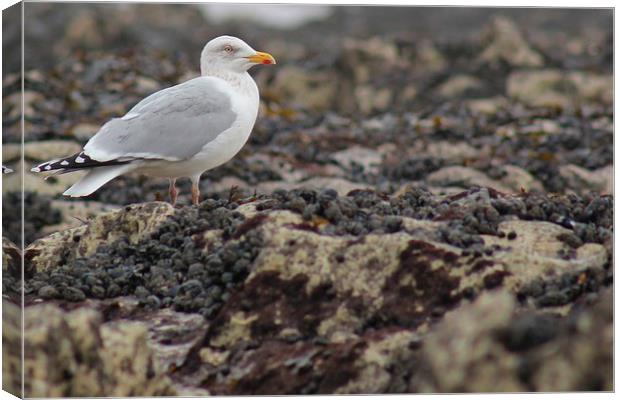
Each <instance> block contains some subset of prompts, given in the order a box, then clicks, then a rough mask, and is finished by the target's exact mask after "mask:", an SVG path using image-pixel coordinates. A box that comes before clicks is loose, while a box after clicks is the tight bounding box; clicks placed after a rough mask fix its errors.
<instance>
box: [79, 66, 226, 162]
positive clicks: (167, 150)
mask: <svg viewBox="0 0 620 400" xmlns="http://www.w3.org/2000/svg"><path fill="white" fill-rule="evenodd" d="M214 79H215V78H207V77H200V78H195V79H192V80H190V81H187V82H184V83H182V84H179V85H176V86H173V87H170V88H167V89H164V90H161V91H159V92H156V93H154V94H152V95H150V96H148V97H147V98H145V99H144V100H142V101H141V102H139V103H138V104H136V105H135V106H134V107H133V108H132V109H131V110H130V111H129V112H128V113H127V114H126V115H125V116H124V117H123V118H114V119H112V120H110V121H109V122H107V123H106V124H105V125H104V126H103V127H101V129H100V130H99V132H98V133H97V134H96V135H95V136H94V137H93V138H91V140H90V141H89V142H88V143H87V144H86V146H85V147H84V150H85V152H86V154H89V155H90V156H91V157H93V158H95V159H97V160H99V161H107V160H113V159H125V158H127V159H131V158H147V159H163V160H170V161H178V160H187V159H189V158H191V157H193V156H194V155H196V154H197V153H198V152H200V150H201V149H202V148H203V147H204V146H205V145H206V144H207V143H209V142H211V141H212V140H214V139H215V138H216V137H217V136H218V135H219V134H220V133H222V132H224V131H225V130H227V129H228V128H230V127H231V126H232V124H233V122H234V121H235V119H236V117H237V115H236V114H235V112H234V111H233V110H232V108H231V101H230V97H229V95H228V94H226V93H225V92H222V91H221V90H219V89H218V88H217V85H216V83H215V81H214Z"/></svg>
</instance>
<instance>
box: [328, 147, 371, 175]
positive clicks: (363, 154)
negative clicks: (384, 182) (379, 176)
mask: <svg viewBox="0 0 620 400" xmlns="http://www.w3.org/2000/svg"><path fill="white" fill-rule="evenodd" d="M331 158H332V159H334V160H336V161H337V162H338V163H339V164H340V165H341V166H342V167H344V168H347V169H348V168H352V167H355V166H361V167H362V168H363V170H364V172H366V173H374V172H377V171H378V166H379V165H380V164H381V159H382V157H381V154H379V153H378V152H377V151H375V150H372V149H368V148H364V147H360V146H353V147H349V148H347V149H346V150H341V151H338V152H336V153H332V155H331Z"/></svg>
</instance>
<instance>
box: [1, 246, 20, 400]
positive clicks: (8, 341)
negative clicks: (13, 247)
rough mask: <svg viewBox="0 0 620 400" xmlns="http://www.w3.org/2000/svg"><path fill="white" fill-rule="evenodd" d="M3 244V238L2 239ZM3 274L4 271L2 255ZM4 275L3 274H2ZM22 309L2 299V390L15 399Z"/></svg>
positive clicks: (17, 303)
mask: <svg viewBox="0 0 620 400" xmlns="http://www.w3.org/2000/svg"><path fill="white" fill-rule="evenodd" d="M2 241H3V244H4V238H3V240H2ZM2 261H3V263H2V268H3V272H4V271H5V268H6V267H5V263H4V253H3V260H2ZM3 275H4V273H3ZM22 328H23V325H22V308H21V300H17V301H15V302H13V301H11V300H8V299H7V297H6V295H5V296H3V297H2V344H3V346H2V389H3V390H5V391H7V392H9V393H11V394H12V395H14V396H15V397H19V396H23V391H22V371H23V364H22V356H23V354H22V349H23V348H24V347H23V341H22V338H23V335H22Z"/></svg>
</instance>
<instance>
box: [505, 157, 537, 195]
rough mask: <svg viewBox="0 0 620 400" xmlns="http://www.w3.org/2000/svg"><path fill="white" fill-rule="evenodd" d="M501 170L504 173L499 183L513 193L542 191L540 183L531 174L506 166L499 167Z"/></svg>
mask: <svg viewBox="0 0 620 400" xmlns="http://www.w3.org/2000/svg"><path fill="white" fill-rule="evenodd" d="M501 170H502V171H503V173H504V176H503V177H502V178H501V182H502V183H503V184H504V185H506V186H508V187H509V188H510V189H511V192H513V193H518V192H520V191H522V190H525V191H531V190H537V191H542V190H543V185H542V183H540V181H538V180H537V179H536V178H534V177H533V176H532V174H530V173H529V172H527V171H526V170H524V169H523V168H520V167H517V166H515V165H509V164H506V165H504V166H502V167H501Z"/></svg>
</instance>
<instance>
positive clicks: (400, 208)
mask: <svg viewBox="0 0 620 400" xmlns="http://www.w3.org/2000/svg"><path fill="white" fill-rule="evenodd" d="M254 200H256V198H248V199H242V200H235V199H234V196H232V197H231V199H219V200H214V199H208V200H206V201H204V202H202V203H201V204H200V205H199V206H187V207H184V208H182V209H181V210H179V211H177V212H175V213H174V214H173V215H172V216H170V217H169V218H168V219H167V220H166V221H165V222H164V223H162V225H161V226H160V227H159V228H158V229H157V231H155V232H154V233H152V234H151V235H150V236H149V237H148V238H146V239H143V240H142V241H140V242H139V243H137V244H135V245H132V244H130V243H129V242H128V241H127V239H120V240H118V241H116V242H114V243H111V244H104V245H102V246H100V247H99V249H98V250H97V252H96V253H95V254H94V255H92V256H90V257H88V258H79V259H75V260H73V261H71V262H68V263H67V264H65V265H61V266H59V267H58V268H56V269H53V270H49V271H44V272H38V273H36V274H34V276H32V277H31V278H30V279H28V280H27V282H26V285H25V291H26V294H27V295H30V296H34V297H38V298H43V299H63V300H69V301H80V300H83V299H85V298H87V297H89V298H98V299H103V298H112V297H116V296H126V295H134V296H136V297H137V298H138V299H139V300H140V302H141V303H142V305H144V306H145V307H149V308H160V307H173V308H174V309H176V310H179V311H186V312H199V313H201V314H202V315H204V316H205V317H207V318H213V316H214V315H215V314H216V313H217V311H218V310H219V309H220V308H221V306H222V305H223V304H224V303H225V302H226V301H227V300H228V298H229V297H230V295H231V291H232V290H234V289H235V288H236V287H237V286H238V285H240V284H241V283H243V282H244V280H245V278H246V277H247V275H248V273H249V269H250V266H251V263H252V262H253V261H254V259H255V258H256V257H257V255H258V254H259V252H260V250H261V248H262V247H263V240H262V237H261V235H260V233H259V231H258V230H255V229H254V228H256V227H257V226H259V225H260V223H261V222H262V220H263V219H264V218H265V216H266V215H265V214H266V210H270V209H281V210H290V211H293V212H296V213H298V214H300V215H301V216H302V217H303V219H304V220H305V221H306V222H305V223H303V224H300V225H299V226H298V227H299V228H300V229H310V230H313V231H315V232H317V233H320V234H322V235H354V236H363V235H366V234H369V233H375V234H386V233H393V232H398V231H401V230H403V229H404V225H403V221H402V217H411V218H416V219H426V220H435V221H445V222H447V224H446V225H445V226H444V227H442V228H441V229H439V230H438V231H437V232H436V233H435V235H436V236H435V237H434V238H432V239H433V240H440V241H443V242H446V243H449V244H452V245H454V246H457V247H460V248H462V249H463V251H464V252H468V253H471V254H474V255H475V254H477V253H479V254H482V253H483V252H484V253H485V254H492V253H493V251H494V249H492V248H485V247H484V242H483V240H482V238H481V237H480V235H481V234H491V235H499V236H504V235H506V236H507V238H508V239H509V240H515V239H518V238H517V236H516V233H515V232H502V231H501V230H500V229H499V228H498V226H499V223H500V222H501V221H503V220H505V219H507V218H515V217H516V218H520V219H523V220H542V221H549V222H553V223H557V224H560V225H562V226H565V227H566V228H568V229H570V230H571V231H570V233H567V234H565V235H562V237H561V238H559V239H560V240H563V241H564V242H566V243H567V244H569V246H570V247H571V248H576V247H579V246H580V245H581V244H583V243H585V242H597V243H604V244H608V243H609V240H610V238H611V237H612V223H613V222H612V221H613V201H612V198H611V197H610V196H599V195H596V194H592V195H588V196H577V195H567V196H549V195H542V194H530V193H522V194H520V195H518V196H503V195H501V194H500V193H498V192H496V191H494V190H492V189H486V188H473V189H470V190H469V191H465V192H462V193H460V194H457V195H453V196H443V197H441V196H435V195H433V194H431V193H430V192H428V191H426V190H424V189H419V188H411V189H409V190H407V191H405V192H404V193H403V194H401V195H399V196H392V197H390V196H387V195H385V194H382V193H378V192H376V191H371V190H354V191H352V192H350V193H349V194H348V195H346V196H338V194H337V192H336V191H335V190H332V189H325V190H321V191H317V190H312V189H294V190H290V191H286V190H276V191H275V192H274V193H273V195H272V196H261V198H260V199H259V200H260V201H258V202H257V206H256V208H257V210H258V211H259V214H258V215H257V216H255V217H252V218H249V219H246V218H245V217H244V216H243V215H242V214H241V213H239V212H238V211H236V208H237V207H238V206H239V204H240V203H243V202H248V201H254ZM317 221H319V223H317ZM212 229H219V230H221V231H222V240H221V241H218V242H217V243H216V244H210V245H209V246H206V244H205V240H204V238H203V234H204V232H206V231H208V230H212ZM206 247H209V249H208V250H207V249H206ZM566 256H567V257H570V254H567V255H566ZM571 279H573V280H575V279H579V277H572V278H571ZM565 286H566V285H559V286H558V287H562V288H564V287H565ZM569 286H570V285H569ZM530 292H531V293H530ZM523 295H524V296H528V297H533V298H538V297H541V295H542V293H538V291H537V290H536V288H532V290H531V291H529V292H528V293H523ZM558 296H560V297H562V299H564V298H565V297H567V296H568V298H571V297H572V295H571V294H570V293H563V294H561V295H556V297H558ZM547 297H548V296H547ZM562 299H559V300H558V299H556V300H554V299H550V298H540V299H538V300H537V301H540V302H541V303H545V304H546V303H548V302H558V301H559V302H562Z"/></svg>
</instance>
